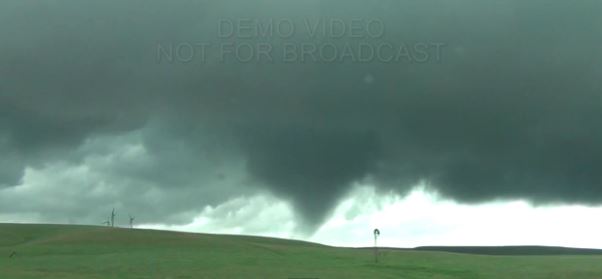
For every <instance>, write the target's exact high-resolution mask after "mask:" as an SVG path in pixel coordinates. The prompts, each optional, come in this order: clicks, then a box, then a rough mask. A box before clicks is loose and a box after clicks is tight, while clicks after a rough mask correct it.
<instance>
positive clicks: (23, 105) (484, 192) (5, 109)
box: [0, 1, 602, 229]
mask: <svg viewBox="0 0 602 279" xmlns="http://www.w3.org/2000/svg"><path fill="white" fill-rule="evenodd" d="M601 8H602V3H601V2H599V1H580V2H578V3H569V2H567V1H528V2H525V1H504V2H500V1H479V2H474V1H454V2H450V1H379V2H378V3H368V2H367V1H219V2H218V1H197V2H177V3H160V2H154V1H127V2H123V1H103V2H102V3H83V2H79V1H45V2H33V1H25V2H24V1H4V2H3V3H2V4H0V37H1V38H2V41H3V43H2V44H1V45H0V53H1V54H0V152H1V154H2V156H1V157H0V209H2V210H3V211H4V212H9V213H14V214H18V213H24V214H25V213H36V214H38V215H41V216H42V217H40V218H41V219H45V220H46V219H47V220H58V219H57V218H63V217H59V216H72V218H74V219H77V220H84V221H86V222H96V221H93V220H97V219H98V218H100V217H99V216H101V215H100V213H98V211H99V208H102V207H104V206H105V205H106V204H112V205H113V206H117V207H121V208H123V209H124V210H126V209H127V210H133V211H138V212H140V211H148V212H149V214H148V215H149V216H147V217H146V218H147V221H149V222H166V223H182V222H186V221H187V220H191V218H192V217H191V216H192V215H191V214H193V213H192V212H195V211H200V210H202V209H203V208H204V206H206V205H210V204H212V205H215V204H217V203H219V202H223V201H225V200H226V199H228V198H231V197H236V196H240V195H244V194H247V193H258V192H259V193H260V192H262V191H267V192H269V193H271V194H274V195H276V196H278V197H280V198H283V199H285V200H287V201H290V202H291V204H292V205H293V207H294V208H295V213H296V214H297V215H298V217H299V218H300V220H302V223H303V224H305V225H306V227H307V228H310V229H312V228H315V227H316V226H317V225H319V224H320V223H321V222H322V221H323V220H324V218H325V217H326V216H327V214H329V213H330V211H331V210H332V209H333V208H334V206H335V205H336V203H337V202H338V201H339V200H340V199H341V198H342V197H343V196H344V195H345V194H346V193H348V192H349V191H350V189H351V187H352V185H353V184H354V183H356V182H360V181H369V182H370V183H372V184H374V185H375V186H376V187H378V188H379V189H386V190H394V191H396V192H398V193H401V194H403V193H407V192H408V191H409V190H411V188H412V187H413V186H414V185H416V184H417V183H419V182H426V183H427V184H428V185H429V187H430V189H432V190H434V191H437V192H439V193H441V194H442V195H445V196H447V197H449V198H452V199H455V200H457V201H460V202H468V203H474V202H486V201H490V200H493V199H509V198H524V199H528V200H530V201H532V202H535V203H552V202H553V203H583V204H600V203H601V202H602V169H601V168H602V128H601V125H600V124H602V119H601V117H602V110H601V109H602V95H601V93H602V86H601V79H600V76H602V68H601V67H600V65H602V53H601V52H600V46H601V45H602V37H600V36H599V32H597V31H598V30H601V29H602V18H601V17H599V15H598V14H597V11H599V10H600V9H601ZM333 22H335V23H334V24H341V23H342V25H338V27H337V25H333ZM220 23H221V24H229V25H228V26H230V27H232V28H233V29H228V31H227V32H226V31H224V29H220ZM278 23H280V24H281V25H282V26H284V25H286V24H289V25H288V26H295V29H294V30H293V31H291V29H288V31H289V33H286V34H279V33H277V31H278V30H277V29H274V30H272V31H274V33H266V32H267V31H266V30H268V29H265V28H267V27H273V28H278ZM291 23H292V25H290V24H291ZM307 23H310V25H307ZM313 24H331V25H330V27H331V28H334V29H333V30H339V29H336V28H340V27H341V26H344V27H348V28H349V30H350V29H351V27H352V26H355V25H354V24H358V25H357V26H359V29H358V30H363V31H364V33H359V34H360V36H359V37H354V36H353V34H352V33H346V34H344V35H342V36H337V35H336V34H333V33H328V32H326V31H328V30H329V29H328V28H326V29H321V30H322V31H323V32H320V31H319V30H320V29H316V30H318V31H316V32H318V33H317V34H312V33H311V29H308V26H313ZM224 26H225V25H223V26H222V28H225V27H224ZM357 26H356V27H357ZM247 27H250V29H249V28H247ZM327 27H328V26H327ZM253 28H259V29H258V30H259V31H257V30H255V31H254V30H253ZM370 28H377V29H370ZM378 28H380V29H378ZM314 31H315V30H314ZM380 31H382V34H381V33H379V32H380ZM224 32H226V33H228V34H224ZM243 32H251V33H243ZM253 32H255V33H253ZM371 32H372V33H371ZM249 34H251V35H250V36H247V35H249ZM224 35H227V36H224ZM205 44H206V45H207V46H208V47H207V49H204V50H205V51H206V52H203V53H201V52H199V50H200V48H201V46H202V45H205ZM242 44H248V45H250V46H256V47H257V48H260V47H262V46H263V47H265V46H267V47H271V48H272V51H273V52H271V53H274V55H273V56H272V55H271V54H270V55H268V56H265V55H264V56H260V55H257V56H253V57H254V58H257V60H252V61H247V60H246V58H247V57H249V53H242V54H241V53H236V47H237V46H240V45H242ZM287 44H288V45H287ZM326 44H328V47H329V49H326V48H324V50H323V52H322V53H321V54H320V52H315V51H314V52H312V53H313V54H315V55H317V57H312V56H311V55H308V56H306V58H307V59H306V60H303V59H302V56H301V55H302V53H301V52H297V53H296V54H297V56H288V57H287V56H286V55H284V54H283V52H282V51H283V50H284V49H285V48H286V46H290V47H298V49H297V50H298V51H302V49H303V46H306V47H310V48H311V47H315V48H317V49H319V48H320V47H321V46H322V47H323V46H324V45H326ZM362 44H364V46H367V47H368V48H372V50H376V51H379V50H383V49H385V48H386V49H387V50H388V52H381V53H379V54H380V55H381V58H382V56H386V57H387V58H386V59H379V57H378V56H372V57H371V58H370V59H368V60H367V61H359V60H358V58H357V57H358V55H360V52H359V51H358V49H360V45H362ZM383 45H384V46H385V47H382V46H383ZM379 46H381V48H380V49H379ZM191 47H192V48H191ZM174 49H175V51H176V52H175V53H174ZM191 50H192V51H193V52H190V51H191ZM243 50H245V49H243ZM255 50H256V49H255ZM264 50H265V49H264ZM306 50H307V49H306ZM348 50H351V56H345V57H343V58H341V57H340V56H337V57H338V58H337V59H335V60H330V57H334V56H335V55H334V54H342V53H343V52H344V51H348ZM250 51H251V50H250ZM329 51H330V52H329ZM355 51H357V52H355ZM404 51H407V52H404ZM252 54H253V52H251V55H252ZM289 54H290V53H289ZM170 55H171V56H170ZM174 55H175V56H174ZM237 55H238V56H237ZM243 55H246V56H243ZM320 55H321V56H320ZM354 55H355V58H354ZM174 57H175V58H174ZM224 57H225V59H223V58H224ZM291 57H292V58H291ZM369 57H370V56H369ZM393 57H398V58H400V59H398V60H395V61H392V60H388V58H393ZM287 59H288V60H287ZM354 59H355V60H354ZM120 156H121V157H120ZM128 156H129V157H128ZM78 168H79V171H80V172H79V175H75V176H74V177H75V178H74V179H71V180H69V179H67V181H71V182H72V184H73V185H71V184H70V183H68V182H65V180H61V179H62V178H64V176H68V174H69V173H70V174H73V172H69V171H68V170H77V169H78ZM82 168H83V169H82ZM44 169H46V170H48V169H51V170H52V171H51V173H54V174H55V175H56V176H55V177H54V178H53V179H50V178H46V177H39V176H38V179H39V180H41V181H36V182H32V183H34V184H44V187H47V188H44V189H47V190H39V189H38V190H39V191H40V192H36V191H33V190H32V192H31V193H29V194H27V192H23V191H21V192H19V190H18V189H19V187H23V186H24V185H26V184H27V183H26V182H27V181H25V180H24V178H27V174H26V173H27V172H28V171H29V172H30V173H31V174H32V176H31V179H35V178H36V175H35V174H36V173H37V172H39V171H41V170H44ZM76 173H77V172H76ZM82 177H85V178H86V179H82ZM44 181H46V182H44ZM40 189H41V188H40ZM82 189H86V190H82ZM64 191H67V192H69V193H71V194H70V195H67V196H61V199H62V198H69V199H71V200H72V201H71V202H70V203H73V204H71V205H70V206H66V205H64V207H60V206H58V204H60V203H61V202H60V201H58V200H53V199H52V198H51V197H52V196H53V194H52V193H55V195H59V194H58V193H63V192H64ZM17 192H18V193H17ZM40 195H43V196H46V197H49V198H48V199H46V200H45V203H39V199H36V198H35V197H36V196H38V197H39V196H40ZM95 195H96V196H95ZM15 198H18V200H15ZM23 201H29V202H30V203H29V204H27V203H23ZM17 203H20V205H19V206H16V204H17ZM103 210H104V209H103ZM44 212H45V213H44ZM53 212H54V213H53ZM151 213H152V214H151ZM70 218H71V217H70Z"/></svg>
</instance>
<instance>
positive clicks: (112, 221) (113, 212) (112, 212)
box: [111, 208, 115, 227]
mask: <svg viewBox="0 0 602 279" xmlns="http://www.w3.org/2000/svg"><path fill="white" fill-rule="evenodd" d="M111 227H115V208H113V211H111Z"/></svg>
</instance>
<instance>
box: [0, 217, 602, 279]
mask: <svg viewBox="0 0 602 279" xmlns="http://www.w3.org/2000/svg"><path fill="white" fill-rule="evenodd" d="M447 248H449V247H447ZM428 249H435V250H436V249H437V247H430V248H428ZM487 249H488V250H487V251H489V252H491V251H492V249H493V250H495V248H491V247H489V248H487ZM512 249H514V251H518V254H521V253H520V250H521V248H520V247H513V248H512ZM525 249H530V250H529V253H530V254H533V253H536V254H537V251H540V250H538V249H540V248H538V247H526V248H525ZM541 249H542V250H541V251H542V253H544V252H545V251H546V249H551V250H553V251H554V254H556V255H537V256H534V255H529V256H525V255H518V256H515V255H512V256H510V255H503V256H502V255H475V254H462V253H450V252H441V251H430V250H429V251H425V250H403V249H382V250H381V252H380V262H379V263H378V264H375V263H374V262H373V261H374V258H373V253H372V250H371V249H351V248H336V247H329V246H324V245H319V244H315V243H308V242H301V241H291V240H283V239H274V238H262V237H249V236H226V235H210V234H190V233H178V232H166V231H153V230H129V229H118V228H115V229H111V228H106V227H94V226H66V225H17V224H0V278H513V279H516V278H571V279H578V278H602V256H600V255H561V253H559V252H558V251H560V250H562V249H560V248H550V247H547V248H546V247H544V248H541ZM559 249H560V250H559ZM592 251H593V250H592ZM13 252H16V254H15V255H13V256H12V257H9V256H10V255H11V254H12V253H13ZM472 252H474V251H472ZM573 252H574V251H573ZM575 253H576V252H575ZM593 253H596V251H593ZM569 254H570V253H569Z"/></svg>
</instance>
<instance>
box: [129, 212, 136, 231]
mask: <svg viewBox="0 0 602 279" xmlns="http://www.w3.org/2000/svg"><path fill="white" fill-rule="evenodd" d="M134 219H136V218H135V217H134V216H132V215H130V228H132V229H133V228H134Z"/></svg>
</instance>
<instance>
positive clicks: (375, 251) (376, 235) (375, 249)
mask: <svg viewBox="0 0 602 279" xmlns="http://www.w3.org/2000/svg"><path fill="white" fill-rule="evenodd" d="M379 235H380V231H379V230H378V229H374V262H378V246H377V245H376V239H377V238H378V236H379Z"/></svg>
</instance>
